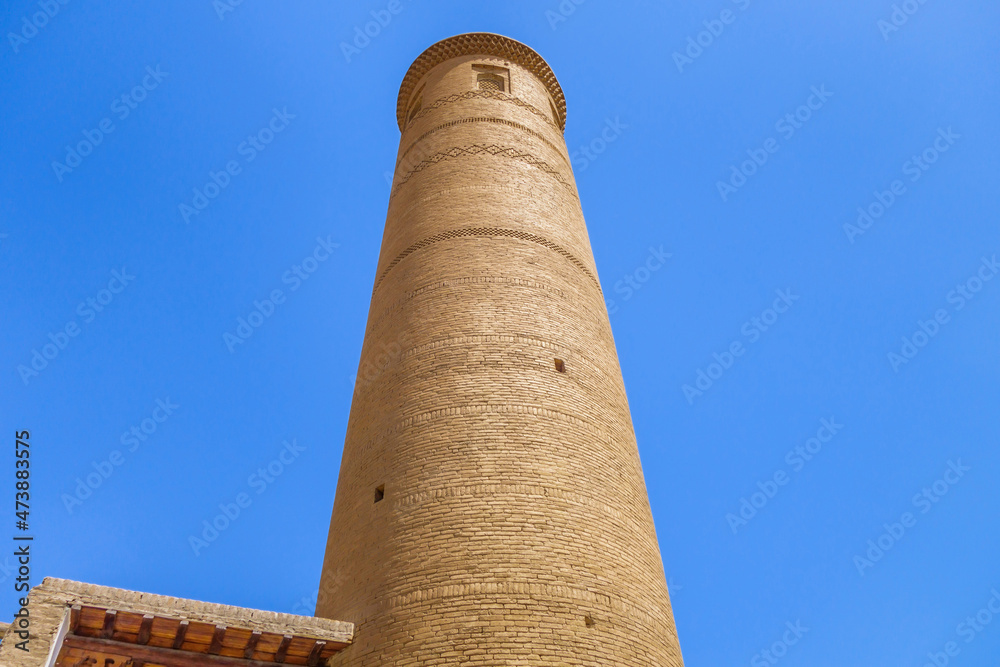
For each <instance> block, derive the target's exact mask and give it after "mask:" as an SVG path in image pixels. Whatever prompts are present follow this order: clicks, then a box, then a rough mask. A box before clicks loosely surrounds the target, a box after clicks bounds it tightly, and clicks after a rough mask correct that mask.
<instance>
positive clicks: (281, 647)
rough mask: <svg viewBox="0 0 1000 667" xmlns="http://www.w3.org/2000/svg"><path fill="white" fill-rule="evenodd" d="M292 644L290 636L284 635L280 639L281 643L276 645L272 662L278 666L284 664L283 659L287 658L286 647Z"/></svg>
mask: <svg viewBox="0 0 1000 667" xmlns="http://www.w3.org/2000/svg"><path fill="white" fill-rule="evenodd" d="M291 643H292V636H291V635H285V636H284V637H282V638H281V643H280V644H278V650H277V651H275V652H274V661H275V662H277V663H278V664H281V663H283V662H285V658H286V657H287V656H288V645H289V644H291Z"/></svg>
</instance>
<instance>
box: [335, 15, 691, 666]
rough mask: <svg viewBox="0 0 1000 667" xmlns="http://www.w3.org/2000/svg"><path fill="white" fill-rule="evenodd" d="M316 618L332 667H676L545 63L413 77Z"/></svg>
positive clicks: (513, 60)
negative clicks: (330, 630) (348, 626)
mask: <svg viewBox="0 0 1000 667" xmlns="http://www.w3.org/2000/svg"><path fill="white" fill-rule="evenodd" d="M396 117H397V119H398V121H399V128H400V130H401V132H402V137H401V139H400V142H399V153H398V158H397V161H396V168H395V178H394V180H393V185H392V193H391V195H390V198H389V212H388V216H387V219H386V225H385V233H384V236H383V238H382V249H381V253H380V256H379V262H378V268H377V271H376V277H375V286H374V290H373V292H372V300H371V307H370V311H369V315H368V325H367V329H366V331H365V340H364V347H363V349H362V356H361V366H360V369H359V373H358V380H357V384H356V386H355V392H354V399H353V404H352V406H351V414H350V420H349V423H348V427H347V439H346V443H345V445H344V456H343V462H342V464H341V469H340V479H339V481H338V483H337V492H336V500H335V503H334V508H333V519H332V522H331V525H330V536H329V539H328V542H327V547H326V557H325V561H324V564H323V575H322V581H321V585H320V597H319V603H318V605H317V609H316V614H317V616H322V617H327V618H336V619H339V620H344V621H350V622H353V623H355V624H356V628H357V629H356V633H355V638H354V643H353V644H352V645H351V646H349V647H348V648H346V649H344V650H343V651H341V652H340V653H338V654H337V655H335V656H334V657H333V658H332V659H331V661H330V664H331V665H335V666H344V667H347V666H350V667H361V666H364V667H368V666H373V667H374V666H379V667H388V666H390V665H392V666H394V667H411V666H414V667H423V666H425V665H593V666H595V667H596V666H600V667H609V666H619V665H620V666H626V665H627V666H628V667H645V666H654V665H655V666H657V667H679V666H680V665H682V664H683V663H682V659H681V654H680V648H679V646H678V641H677V633H676V630H675V627H674V620H673V614H672V612H671V608H670V600H669V598H668V595H667V586H666V582H665V578H664V573H663V565H662V561H661V559H660V552H659V547H658V545H657V542H656V533H655V530H654V528H653V518H652V515H651V513H650V509H649V500H648V498H647V495H646V488H645V483H644V481H643V476H642V468H641V466H640V463H639V454H638V449H637V446H636V440H635V434H634V432H633V430H632V422H631V417H630V415H629V408H628V401H627V399H626V396H625V388H624V385H623V382H622V376H621V370H620V368H619V365H618V356H617V353H616V352H615V345H614V340H613V339H612V336H611V326H610V323H609V321H608V314H607V310H606V309H605V306H604V299H603V296H602V294H601V288H600V285H599V283H598V280H597V271H596V267H595V264H594V259H593V256H592V253H591V250H590V241H589V239H588V237H587V229H586V225H585V223H584V220H583V213H582V211H581V208H580V200H579V198H578V197H577V192H576V186H575V181H574V178H573V172H572V169H571V167H570V160H569V155H568V151H567V150H566V143H565V141H564V139H563V128H564V126H565V120H566V103H565V98H564V97H563V93H562V90H561V89H560V87H559V83H558V82H557V81H556V78H555V76H554V75H553V73H552V70H551V69H550V68H549V66H548V65H547V64H546V63H545V61H544V60H542V58H541V57H540V56H539V55H538V54H537V53H535V52H534V51H533V50H531V49H530V48H528V47H527V46H525V45H523V44H521V43H519V42H516V41H514V40H511V39H508V38H506V37H501V36H499V35H492V34H483V33H475V34H467V35H459V36H456V37H451V38H449V39H446V40H444V41H441V42H438V43H437V44H434V45H433V46H431V47H430V48H428V49H427V50H426V51H424V53H422V54H421V55H420V57H419V58H417V60H416V61H415V62H414V63H413V65H411V66H410V69H409V71H408V72H407V73H406V76H405V77H404V79H403V83H402V85H401V87H400V91H399V101H398V104H397V107H396Z"/></svg>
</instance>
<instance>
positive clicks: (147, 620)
mask: <svg viewBox="0 0 1000 667" xmlns="http://www.w3.org/2000/svg"><path fill="white" fill-rule="evenodd" d="M152 633H153V615H152V614H143V616H142V623H140V624H139V637H138V638H137V639H136V640H135V641H136V643H137V644H142V645H146V644H148V643H149V638H150V636H151V635H152Z"/></svg>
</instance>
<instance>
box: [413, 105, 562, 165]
mask: <svg viewBox="0 0 1000 667" xmlns="http://www.w3.org/2000/svg"><path fill="white" fill-rule="evenodd" d="M460 123H498V124H500V125H507V126H509V127H516V128H517V129H518V130H520V131H521V132H524V133H525V134H530V135H531V136H533V137H535V138H536V139H538V140H539V141H541V142H542V143H544V144H545V145H546V146H548V147H549V148H551V149H552V150H553V152H555V153H558V152H559V147H558V146H556V145H555V144H553V143H552V142H550V141H549V140H548V139H546V138H545V136H544V135H542V134H540V133H538V132H535V131H534V130H532V129H531V128H530V127H527V126H525V125H521V124H520V123H515V122H513V121H510V120H507V119H506V118H487V117H483V118H460V119H458V120H453V121H451V122H450V123H445V124H443V125H438V126H437V127H433V128H431V129H429V130H427V131H426V132H424V133H423V134H421V135H420V136H419V137H417V138H416V140H415V141H414V142H413V143H412V144H410V146H409V147H408V148H407V149H406V150H405V151H402V152H401V154H400V156H399V160H397V162H396V166H397V167H398V166H399V162H400V161H402V160H405V159H406V156H407V155H409V153H410V151H411V150H413V148H414V147H416V146H419V145H420V142H421V141H423V140H424V139H426V138H427V137H428V136H430V135H431V134H433V133H434V132H438V131H440V130H444V129H447V128H449V127H454V126H455V125H458V124H460Z"/></svg>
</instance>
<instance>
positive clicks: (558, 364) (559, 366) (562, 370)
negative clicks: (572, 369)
mask: <svg viewBox="0 0 1000 667" xmlns="http://www.w3.org/2000/svg"><path fill="white" fill-rule="evenodd" d="M556 370H557V371H559V372H560V373H565V372H566V364H565V362H563V360H562V359H556Z"/></svg>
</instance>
